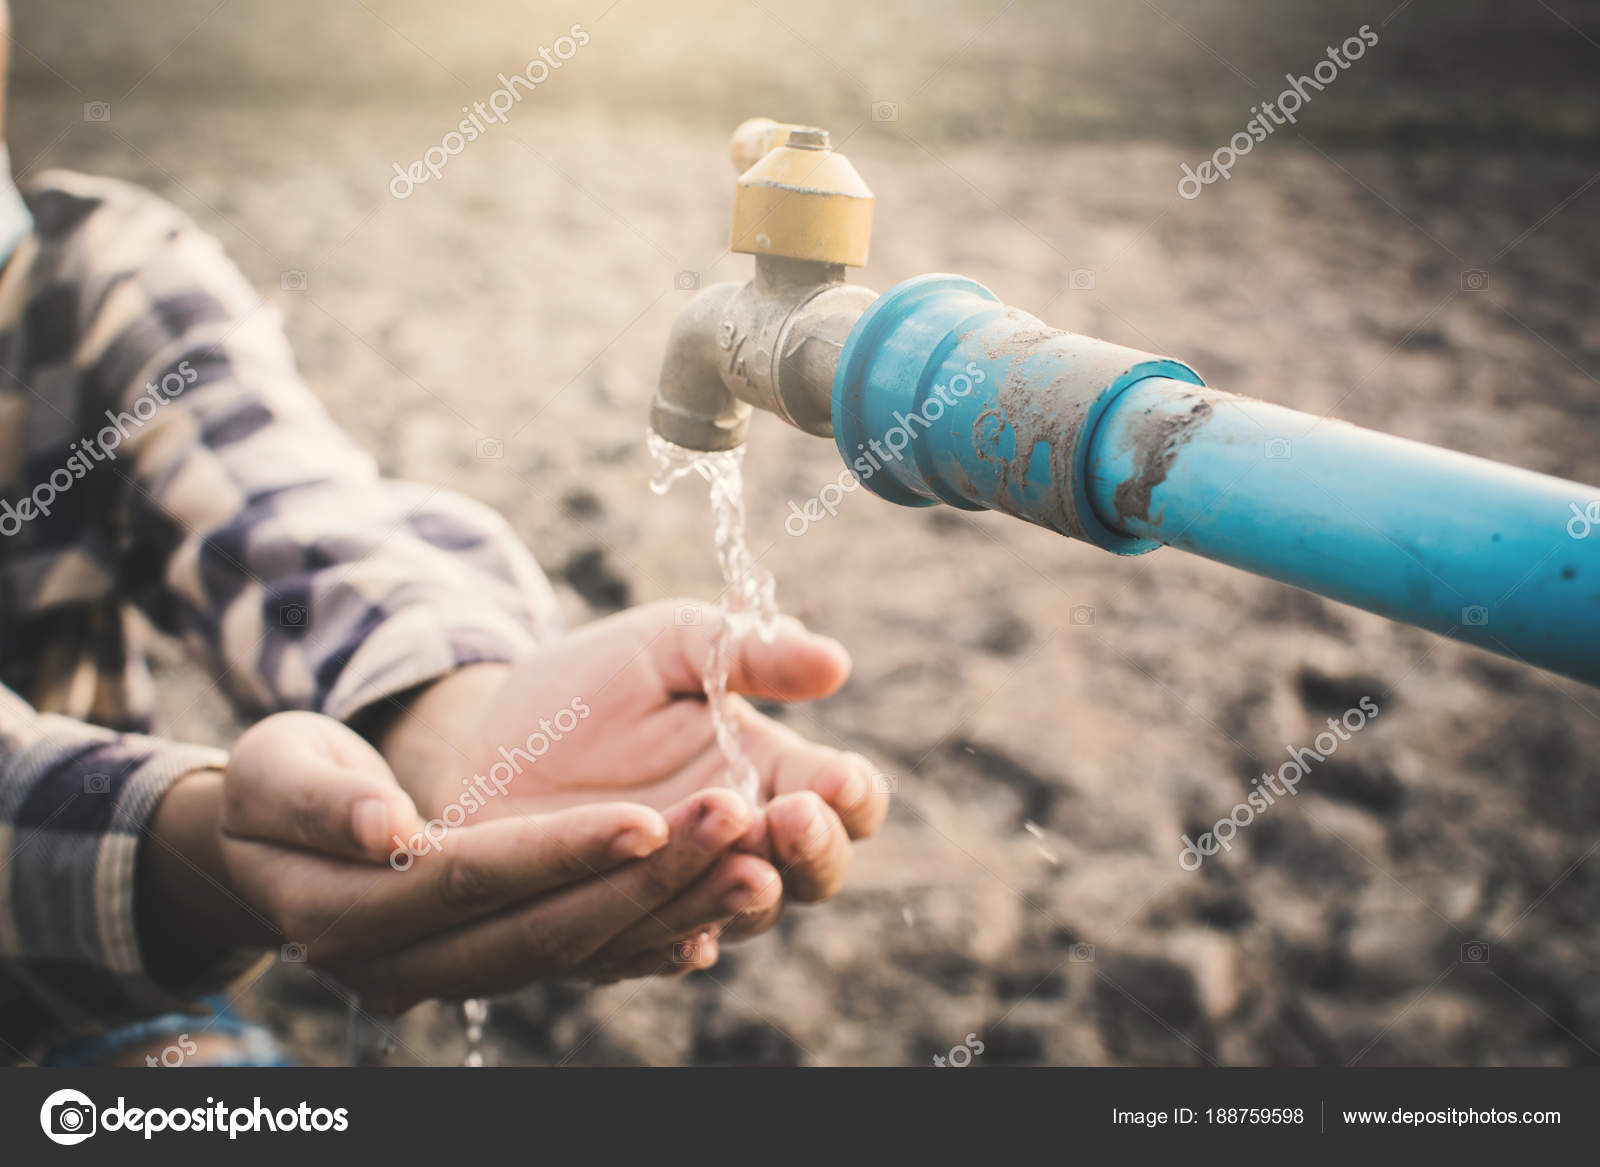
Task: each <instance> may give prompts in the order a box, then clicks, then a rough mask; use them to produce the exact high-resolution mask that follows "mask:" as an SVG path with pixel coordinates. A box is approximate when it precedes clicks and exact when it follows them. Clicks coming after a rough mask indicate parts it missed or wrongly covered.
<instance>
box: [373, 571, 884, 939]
mask: <svg viewBox="0 0 1600 1167" xmlns="http://www.w3.org/2000/svg"><path fill="white" fill-rule="evenodd" d="M720 619H721V617H720V615H719V614H718V613H717V611H716V610H715V609H713V608H711V607H709V606H706V605H703V604H695V603H688V602H666V603H657V604H650V605H646V606H643V607H639V608H634V609H631V610H629V611H627V612H622V613H619V614H618V615H616V616H612V617H608V618H606V619H603V620H599V621H596V622H595V623H593V624H590V625H588V626H587V627H584V628H580V629H578V630H577V631H576V632H574V633H572V634H571V635H569V636H567V637H565V638H563V639H562V640H560V641H558V642H556V643H555V644H553V645H551V646H550V647H549V648H548V649H546V650H544V651H542V652H540V653H537V654H535V655H534V656H532V657H530V658H528V659H526V660H523V661H521V662H519V663H518V664H517V665H515V666H505V665H479V666H474V667H472V668H469V669H464V670H462V671H461V672H459V673H456V674H454V675H452V676H451V677H449V678H446V679H445V680H444V681H441V682H439V683H437V684H435V685H433V686H432V687H430V688H429V689H427V690H426V691H424V692H423V693H422V694H421V695H420V697H418V698H417V699H416V700H415V701H414V702H413V703H412V704H411V706H410V708H409V710H408V712H407V713H406V714H405V715H403V716H402V717H401V718H399V719H398V720H397V721H396V722H395V724H394V725H393V726H392V727H391V728H390V729H389V730H388V731H387V732H386V733H385V734H383V735H382V736H381V737H380V739H379V743H380V746H381V748H382V750H383V753H384V756H385V757H387V758H388V759H390V761H391V763H392V764H393V766H394V768H395V772H396V774H398V775H399V778H400V781H401V783H402V785H403V786H405V788H406V789H407V790H408V791H410V792H411V794H412V795H413V796H414V797H415V798H416V800H417V803H418V805H419V806H420V807H422V808H423V813H424V814H427V815H438V814H442V813H443V812H444V811H445V810H446V809H447V808H449V807H450V806H451V805H452V803H457V802H459V801H460V800H461V799H462V797H463V792H464V791H466V790H469V789H478V790H482V791H486V795H485V797H483V798H482V799H481V807H479V808H478V809H476V810H475V811H474V813H475V815H477V816H481V817H493V816H499V815H505V814H528V813H550V812H553V811H557V810H563V809H567V808H573V807H580V806H586V805H591V804H593V803H596V802H605V801H610V800H614V799H619V798H620V799H627V800H629V801H633V802H638V803H642V804H644V805H646V806H653V807H656V808H658V809H660V808H663V807H667V806H671V805H673V804H674V803H676V802H678V801H679V800H681V799H683V798H686V797H688V796H690V795H692V794H693V793H695V792H696V791H704V790H708V789H715V788H717V787H718V786H720V785H723V784H725V782H726V773H727V762H726V760H725V759H724V758H723V756H722V754H721V752H720V750H719V749H718V747H717V743H716V738H715V734H714V732H713V728H712V721H711V713H710V708H709V706H708V705H707V703H706V700H705V694H704V680H703V668H704V666H705V663H706V659H707V655H708V652H709V650H710V647H711V644H712V640H713V637H714V636H715V635H716V630H717V627H718V624H719V621H720ZM849 667H850V662H849V657H848V656H847V655H846V654H845V651H844V649H843V647H842V646H840V645H839V644H838V643H837V642H835V641H832V640H829V639H827V638H825V637H821V636H816V635H813V634H811V633H808V632H806V630H805V629H804V628H803V627H802V626H801V625H800V624H799V623H798V622H797V621H795V620H792V619H787V618H786V619H784V620H783V621H782V623H781V626H780V628H779V631H778V634H777V636H776V638H775V639H774V640H773V641H772V642H771V643H766V642H763V641H762V640H761V639H760V638H759V637H757V636H755V635H750V636H747V637H745V638H744V639H743V640H741V641H740V643H739V647H738V650H737V652H736V653H735V659H734V661H733V667H732V669H731V675H730V676H729V679H728V689H729V692H730V693H742V694H745V695H747V696H750V697H758V698H766V699H770V700H780V701H798V700H807V699H812V698H817V697H825V696H827V695H828V694H830V693H833V692H835V691H836V690H837V689H838V688H839V686H840V685H842V684H843V683H844V680H845V678H846V676H847V675H848V673H849ZM730 704H731V706H732V712H733V715H734V717H735V718H736V720H737V723H738V725H739V727H740V731H741V736H742V738H743V745H744V750H745V752H746V754H747V755H748V756H749V757H750V759H751V761H752V762H753V763H754V764H755V767H756V770H757V772H758V774H759V776H760V784H761V796H762V798H763V799H764V800H765V801H764V807H763V811H762V813H761V814H760V815H759V816H758V818H757V819H756V821H755V823H754V824H753V826H752V829H751V830H750V832H749V833H748V834H747V835H746V836H745V837H744V838H742V839H741V840H740V841H739V843H738V849H739V850H741V851H744V852H745V853H747V854H749V855H751V856H756V857H759V858H760V859H761V860H763V861H765V863H767V864H768V865H769V866H770V874H768V875H767V879H768V881H769V882H770V883H772V884H774V885H776V884H777V883H778V882H779V881H780V878H781V882H782V884H783V885H784V886H785V887H786V889H787V891H788V894H789V895H790V896H791V897H792V898H794V899H798V900H802V901H816V900H823V899H827V898H828V897H830V896H832V895H833V894H834V893H835V892H836V891H837V890H838V888H839V886H840V884H841V883H842V882H843V878H844V873H845V869H846V867H847V866H848V863H849V856H850V840H851V839H862V838H866V837H868V836H870V835H872V834H873V833H875V832H876V831H877V829H878V827H879V825H880V824H881V823H882V822H883V818H884V815H885V813H886V811H887V807H888V795H887V793H886V792H885V791H884V790H883V789H881V788H880V787H881V784H880V783H878V782H876V781H875V780H874V779H875V773H874V769H873V767H872V766H871V764H870V763H869V762H867V760H866V759H865V758H863V757H861V756H860V755H858V754H851V753H844V752H841V751H839V750H835V749H830V748H828V747H825V746H821V745H817V744H814V743H812V742H809V741H807V740H806V739H805V738H803V737H801V736H800V735H799V734H797V733H795V732H794V731H793V730H791V729H788V728H787V727H785V726H783V725H780V724H779V723H778V722H776V721H774V720H772V719H771V718H769V717H766V716H764V715H762V714H760V713H758V712H757V711H756V710H755V709H754V708H753V707H752V706H751V705H750V704H749V703H748V702H746V701H744V700H742V699H740V698H737V697H734V698H732V699H731V700H730ZM780 873H781V875H780ZM702 890H705V889H702ZM713 890H714V889H713ZM780 907H781V904H780V903H779V902H778V901H777V900H776V899H774V901H773V903H772V904H771V906H770V908H769V909H765V910H762V909H760V908H759V907H758V908H755V909H752V910H751V911H750V912H748V913H746V915H745V917H744V918H742V919H741V920H739V921H738V922H737V923H736V925H735V926H734V927H732V928H731V929H730V930H729V935H731V936H740V935H749V934H752V933H754V932H757V931H761V930H762V929H764V928H766V927H770V926H771V924H772V923H773V922H775V921H776V919H777V916H778V910H779V908H780Z"/></svg>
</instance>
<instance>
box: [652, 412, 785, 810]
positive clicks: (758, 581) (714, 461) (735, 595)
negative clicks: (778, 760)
mask: <svg viewBox="0 0 1600 1167" xmlns="http://www.w3.org/2000/svg"><path fill="white" fill-rule="evenodd" d="M646 442H647V444H648V445H649V448H650V454H651V456H652V457H653V458H654V459H655V463H656V470H655V473H654V474H653V475H652V476H651V479H650V489H651V490H653V491H655V492H656V493H657V494H666V493H667V491H668V490H670V489H671V488H672V484H673V483H674V482H676V481H677V480H678V479H680V478H683V477H686V476H687V475H690V474H698V475H699V476H700V477H701V478H703V479H705V481H706V484H707V485H708V487H709V488H710V494H711V519H712V529H713V534H714V538H715V541H716V547H717V564H718V566H719V567H720V568H721V569H722V584H723V588H722V622H721V624H720V625H719V626H718V628H717V635H716V637H715V638H714V639H713V641H712V644H711V650H710V652H709V653H708V654H707V658H706V665H705V690H706V702H707V704H708V706H709V707H710V710H711V723H712V725H713V726H714V727H715V729H716V733H717V745H718V747H719V748H720V749H721V750H722V756H723V757H724V758H726V759H727V761H728V785H729V786H731V787H733V788H734V789H735V790H737V791H738V792H739V793H740V794H741V795H742V796H743V797H744V799H745V801H746V802H748V803H749V804H750V805H751V806H756V805H758V803H759V801H760V788H759V783H760V779H759V776H758V775H757V774H756V768H755V766H754V765H753V764H752V763H751V762H750V759H749V758H747V757H746V756H745V753H744V748H743V746H742V744H741V743H740V741H739V723H738V722H737V721H736V720H735V719H734V718H733V716H732V714H731V713H730V711H729V704H728V670H729V667H730V666H731V664H732V661H733V654H734V650H735V649H736V648H737V647H738V644H739V641H740V639H741V638H742V637H744V636H746V635H748V634H749V633H751V632H754V633H755V634H756V635H758V636H759V637H761V639H762V640H765V641H769V642H770V641H771V640H772V638H773V637H774V636H775V635H776V634H777V630H778V601H777V596H776V592H775V583H774V581H773V578H772V573H771V572H769V571H767V570H766V569H765V568H763V567H762V566H761V565H760V564H758V563H756V561H755V557H754V556H752V555H751V554H750V547H749V545H748V544H747V543H746V542H745V534H744V527H745V521H744V475H743V474H742V473H741V469H740V467H741V464H742V463H743V462H744V447H743V446H738V447H736V448H734V449H732V450H718V451H713V452H711V453H705V452H702V451H700V450H690V449H686V448H685V447H683V446H679V445H675V444H673V443H672V442H669V441H667V439H665V438H663V437H662V436H661V435H660V434H657V433H654V432H651V433H650V434H649V435H648V436H647V438H646Z"/></svg>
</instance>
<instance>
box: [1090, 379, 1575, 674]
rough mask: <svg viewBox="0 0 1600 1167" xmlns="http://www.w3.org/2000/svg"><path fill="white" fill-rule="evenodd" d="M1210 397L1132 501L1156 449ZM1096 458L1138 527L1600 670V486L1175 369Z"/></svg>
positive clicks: (1148, 386)
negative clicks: (1591, 522)
mask: <svg viewBox="0 0 1600 1167" xmlns="http://www.w3.org/2000/svg"><path fill="white" fill-rule="evenodd" d="M1196 405H1200V406H1201V407H1202V408H1203V410H1204V413H1205V417H1204V420H1203V421H1202V422H1200V423H1199V424H1196V425H1194V426H1193V427H1192V428H1189V429H1187V430H1186V432H1185V434H1184V436H1183V438H1182V441H1181V445H1180V446H1179V448H1178V449H1176V450H1174V451H1173V452H1172V454H1173V456H1172V457H1171V459H1170V462H1168V464H1167V465H1166V466H1165V467H1164V470H1163V472H1162V477H1161V480H1160V481H1159V482H1156V483H1153V484H1151V486H1150V489H1149V490H1148V493H1147V495H1144V494H1142V493H1141V496H1140V497H1139V498H1138V499H1137V500H1131V499H1130V497H1129V495H1130V490H1129V488H1128V486H1127V484H1128V483H1130V482H1136V481H1137V479H1138V475H1139V465H1140V462H1141V459H1142V458H1143V457H1144V455H1143V454H1142V452H1141V451H1142V450H1144V449H1147V448H1148V447H1149V445H1150V442H1151V440H1152V437H1153V436H1154V435H1158V434H1160V433H1162V432H1164V431H1165V432H1170V430H1171V427H1172V425H1173V424H1174V423H1175V422H1179V421H1186V420H1187V419H1189V418H1191V417H1193V416H1194V409H1195V407H1196ZM1088 473H1089V491H1090V496H1091V498H1092V500H1093V505H1094V507H1095V509H1096V511H1097V512H1098V513H1099V514H1100V515H1101V516H1102V517H1103V518H1104V519H1105V520H1106V521H1107V522H1111V523H1115V524H1116V526H1117V527H1118V528H1119V529H1121V530H1123V531H1126V532H1127V533H1128V534H1131V535H1138V536H1142V537H1144V538H1147V539H1153V540H1155V541H1157V542H1160V543H1165V544H1167V545H1168V546H1171V547H1179V548H1182V549H1183V550H1185V551H1192V552H1194V553H1195V554H1197V555H1203V556H1205V557H1206V558H1207V559H1215V560H1217V561H1218V562H1220V563H1227V564H1231V565H1232V566H1234V567H1239V568H1243V569H1244V570H1245V571H1249V572H1253V573H1255V574H1256V575H1264V576H1267V577H1269V578H1271V579H1276V580H1281V581H1283V582H1284V583H1287V584H1293V585H1294V586H1295V587H1299V588H1305V589H1306V590H1307V591H1313V592H1317V593H1319V594H1320V595H1324V596H1328V597H1330V598H1331V599H1335V600H1341V601H1343V602H1344V603H1347V604H1354V605H1355V606H1356V607H1359V608H1365V609H1367V610H1368V611H1370V612H1377V613H1378V614H1379V615H1382V616H1388V617H1389V618H1391V619H1394V620H1400V621H1404V622H1405V623H1407V624H1415V625H1417V626H1418V627H1420V628H1428V629H1431V630H1432V631H1434V632H1439V633H1443V634H1444V635H1446V636H1451V637H1454V638H1456V639H1458V640H1465V641H1468V642H1470V643H1472V644H1476V645H1478V646H1479V647H1481V648H1486V649H1489V650H1490V651H1492V652H1498V653H1501V654H1503V655H1505V656H1510V657H1514V658H1517V659H1521V660H1525V661H1527V662H1529V663H1532V664H1537V665H1541V666H1543V667H1545V668H1548V669H1553V670H1555V671H1556V672H1559V673H1565V674H1567V675H1568V676H1572V677H1577V678H1578V679H1580V680H1583V681H1587V682H1588V683H1590V684H1597V683H1600V526H1596V527H1595V528H1594V529H1593V530H1592V531H1591V530H1588V529H1587V523H1586V522H1575V516H1576V517H1578V518H1582V516H1584V514H1585V513H1586V511H1587V512H1588V513H1590V514H1593V513H1595V511H1592V510H1589V509H1588V508H1589V505H1590V503H1591V502H1592V501H1593V500H1595V499H1597V498H1600V490H1596V489H1595V488H1593V487H1585V486H1581V485H1579V484H1578V483H1575V482H1566V481H1563V480H1562V479H1559V478H1551V477H1549V476H1548V475H1544V474H1534V473H1532V472H1531V471H1527V470H1518V469H1515V468H1513V467H1510V466H1502V465H1500V464H1499V463H1497V462H1490V461H1486V460H1485V459H1482V458H1473V457H1469V456H1468V455H1466V454H1458V453H1455V452H1454V451H1451V450H1442V449H1439V448H1438V447H1436V446H1428V445H1424V444H1423V443H1421V442H1412V441H1407V440H1406V439H1404V438H1396V437H1392V436H1390V435H1388V434H1381V433H1376V432H1374V431H1372V430H1366V429H1360V428H1358V427H1356V426H1353V425H1347V424H1345V423H1343V422H1338V421H1330V420H1327V419H1325V418H1318V417H1314V416H1311V415H1309V414H1304V413H1299V412H1297V411H1295V410H1292V409H1285V408H1283V407H1282V406H1277V405H1269V404H1268V403H1266V402H1264V401H1254V400H1251V399H1250V398H1245V397H1235V396H1233V395H1231V394H1227V393H1218V392H1216V391H1214V390H1207V389H1196V387H1195V386H1193V385H1186V384H1181V383H1178V382H1174V381H1167V380H1164V379H1161V378H1150V379H1148V380H1144V381H1141V382H1139V383H1138V384H1137V385H1134V386H1132V387H1130V388H1129V389H1128V390H1127V391H1126V392H1124V393H1122V394H1121V395H1120V396H1119V397H1118V398H1117V400H1116V401H1115V402H1114V403H1113V404H1112V406H1111V407H1110V408H1109V409H1108V410H1107V411H1106V412H1105V415H1104V416H1103V418H1102V419H1101V421H1100V424H1099V427H1098V428H1097V430H1096V432H1095V434H1094V435H1093V438H1092V440H1091V445H1090V454H1089V459H1088ZM1119 490H1120V491H1121V493H1122V499H1121V505H1120V506H1119V500H1118V492H1119ZM1134 493H1138V492H1137V491H1135V492H1134Z"/></svg>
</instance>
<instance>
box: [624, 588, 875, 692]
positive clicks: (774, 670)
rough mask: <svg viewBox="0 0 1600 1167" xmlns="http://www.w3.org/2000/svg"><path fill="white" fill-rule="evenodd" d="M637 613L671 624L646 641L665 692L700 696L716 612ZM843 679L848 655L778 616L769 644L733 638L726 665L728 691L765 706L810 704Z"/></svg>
mask: <svg viewBox="0 0 1600 1167" xmlns="http://www.w3.org/2000/svg"><path fill="white" fill-rule="evenodd" d="M643 611H644V613H645V615H644V616H641V619H644V618H649V619H654V620H657V621H661V622H663V623H664V618H665V619H670V620H672V621H673V622H672V623H671V624H670V625H666V626H667V627H668V628H670V632H669V633H668V634H667V635H665V636H660V637H657V638H656V639H655V640H653V641H652V642H651V651H652V653H653V654H654V657H655V663H656V667H657V669H658V671H659V672H660V674H661V677H662V680H663V681H664V682H665V684H666V686H667V690H668V692H671V693H701V692H704V688H705V683H704V676H705V667H706V661H707V660H708V659H709V657H710V653H711V647H712V644H713V642H714V641H715V640H716V636H717V633H718V630H719V629H720V628H721V626H722V613H721V612H720V611H719V610H718V609H716V608H713V607H712V606H711V605H709V604H698V603H695V602H693V601H688V600H683V601H678V602H675V603H671V602H669V603H667V604H660V605H656V604H652V605H649V606H648V607H646V608H645V609H644V610H643ZM669 611H670V613H671V614H670V615H667V614H666V613H667V612H669ZM691 617H692V618H691ZM849 675H850V654H849V653H848V652H846V651H845V648H844V645H842V644H840V643H839V642H838V641H837V640H834V639H833V638H831V637H828V636H819V635H818V634H816V633H814V632H808V631H807V630H806V628H805V626H804V625H803V624H801V623H800V622H799V621H798V620H796V619H794V618H793V617H792V616H783V617H780V618H779V620H778V627H777V631H776V633H775V634H774V636H773V638H772V639H771V640H770V641H768V640H764V639H763V638H762V637H761V636H759V635H754V634H752V635H749V636H743V637H741V638H740V639H739V641H738V643H737V644H736V646H735V648H734V653H733V659H732V660H731V661H730V662H729V668H728V689H729V690H730V691H731V692H734V693H743V694H745V695H746V696H748V697H759V698H765V699H767V700H771V701H810V700H814V699H815V698H818V697H826V696H828V694H830V693H833V692H835V691H837V690H838V688H839V686H840V685H843V684H844V683H845V680H846V678H848V677H849Z"/></svg>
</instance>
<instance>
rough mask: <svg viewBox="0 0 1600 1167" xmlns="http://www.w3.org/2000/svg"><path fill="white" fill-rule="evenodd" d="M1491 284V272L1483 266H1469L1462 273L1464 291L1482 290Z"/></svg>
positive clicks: (1462, 288)
mask: <svg viewBox="0 0 1600 1167" xmlns="http://www.w3.org/2000/svg"><path fill="white" fill-rule="evenodd" d="M1488 286H1489V273H1488V272H1486V271H1484V270H1483V269H1482V268H1476V267H1472V268H1468V269H1467V270H1466V271H1464V272H1462V273H1461V290H1462V291H1463V292H1482V291H1484V290H1485V289H1487V288H1488Z"/></svg>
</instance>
